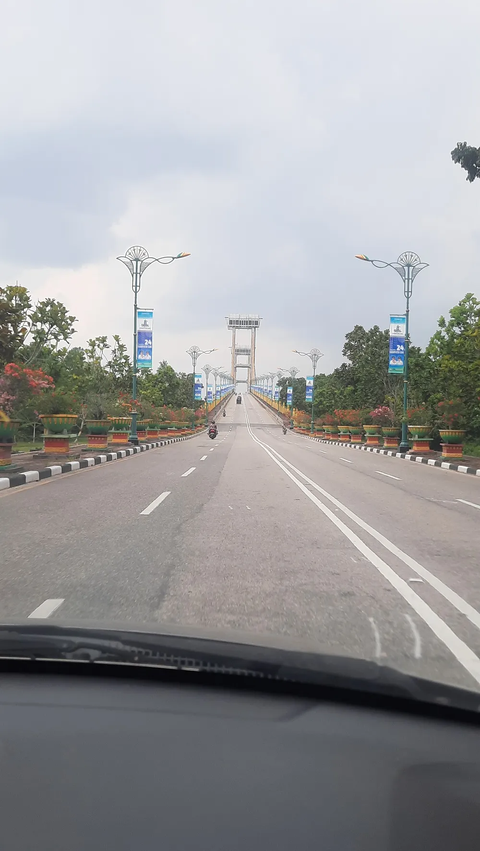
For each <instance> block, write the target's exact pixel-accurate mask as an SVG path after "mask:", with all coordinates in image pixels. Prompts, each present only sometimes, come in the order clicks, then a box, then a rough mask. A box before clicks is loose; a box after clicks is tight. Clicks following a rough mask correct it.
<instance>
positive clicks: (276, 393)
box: [275, 387, 280, 402]
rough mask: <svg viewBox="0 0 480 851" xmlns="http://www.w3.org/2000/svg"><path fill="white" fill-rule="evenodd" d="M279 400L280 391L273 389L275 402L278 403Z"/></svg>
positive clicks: (276, 388)
mask: <svg viewBox="0 0 480 851" xmlns="http://www.w3.org/2000/svg"><path fill="white" fill-rule="evenodd" d="M279 399H280V390H279V388H278V387H275V402H278V400H279Z"/></svg>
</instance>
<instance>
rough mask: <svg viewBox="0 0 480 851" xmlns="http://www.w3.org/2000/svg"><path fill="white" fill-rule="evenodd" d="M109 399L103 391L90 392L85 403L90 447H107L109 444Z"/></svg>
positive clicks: (85, 420) (85, 422) (85, 419)
mask: <svg viewBox="0 0 480 851" xmlns="http://www.w3.org/2000/svg"><path fill="white" fill-rule="evenodd" d="M110 407H111V406H109V403H108V400H107V399H106V397H105V396H103V395H102V394H101V393H92V394H90V395H89V396H88V397H87V399H86V403H85V406H84V408H85V417H84V420H83V422H84V425H85V428H86V429H87V435H88V436H87V445H88V447H89V449H106V448H107V446H108V431H109V429H110V426H111V424H110V420H109V418H108V412H109V410H110Z"/></svg>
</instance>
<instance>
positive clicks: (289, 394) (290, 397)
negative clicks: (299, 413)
mask: <svg viewBox="0 0 480 851" xmlns="http://www.w3.org/2000/svg"><path fill="white" fill-rule="evenodd" d="M292 400H293V387H287V408H291V407H292Z"/></svg>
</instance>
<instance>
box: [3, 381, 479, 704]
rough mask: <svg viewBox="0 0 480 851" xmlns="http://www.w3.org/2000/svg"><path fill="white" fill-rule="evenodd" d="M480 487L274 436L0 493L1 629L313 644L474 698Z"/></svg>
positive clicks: (256, 408) (231, 434)
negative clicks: (22, 626) (228, 633)
mask: <svg viewBox="0 0 480 851" xmlns="http://www.w3.org/2000/svg"><path fill="white" fill-rule="evenodd" d="M479 520H480V482H479V480H478V478H475V477H471V478H470V477H469V476H463V475H461V474H457V473H453V472H449V471H447V470H441V469H437V468H431V467H427V466H426V465H420V464H413V463H410V462H408V461H401V460H399V459H398V458H392V457H388V456H382V455H376V454H373V453H366V452H354V451H352V450H351V449H348V448H346V447H342V446H338V445H329V444H323V443H320V442H317V441H313V440H310V439H309V438H307V437H303V436H300V435H295V434H293V433H290V432H289V433H288V434H287V435H283V433H282V430H281V428H280V427H279V425H278V423H277V421H276V419H275V417H274V416H273V415H272V414H271V412H270V411H268V410H266V409H265V408H264V407H263V406H262V405H261V404H260V403H259V402H258V401H257V400H256V399H254V398H253V397H251V396H245V397H244V404H242V405H236V404H235V403H234V401H232V402H230V403H229V405H228V407H227V416H226V417H225V418H221V420H220V423H219V435H218V437H217V439H216V440H215V441H211V440H210V439H209V438H208V436H207V435H204V434H203V435H198V436H197V437H195V438H193V439H191V440H188V441H185V442H181V443H177V444H173V445H171V446H168V447H163V448H160V449H157V450H153V451H151V452H146V453H141V454H140V455H136V456H134V457H131V458H126V459H124V460H121V461H116V462H114V463H112V464H106V465H101V466H97V467H93V468H89V469H86V470H82V471H79V472H75V473H72V474H65V475H63V476H60V477H58V478H54V479H49V480H46V481H44V482H39V483H35V484H31V485H26V486H24V487H21V488H18V489H15V490H9V491H5V492H3V493H2V494H0V529H1V532H0V541H1V552H2V557H1V572H0V620H1V621H9V622H11V621H12V620H14V619H18V618H21V619H24V618H26V617H28V616H30V615H32V613H35V616H40V617H46V616H50V617H51V618H52V619H54V620H59V621H62V622H67V623H68V622H71V621H73V620H75V621H78V620H79V619H80V620H88V621H92V620H93V621H100V622H102V623H105V624H112V623H114V622H121V623H135V624H137V625H138V624H139V623H140V624H158V623H160V622H167V623H169V624H172V623H174V624H181V625H196V626H198V625H201V626H214V627H227V628H232V629H241V630H248V631H253V632H255V633H277V634H282V635H289V636H296V637H299V638H302V639H307V640H308V642H309V644H310V646H311V645H312V644H313V645H314V646H316V647H318V649H319V650H326V651H328V652H333V653H342V654H349V655H354V656H360V657H363V658H367V659H376V660H377V661H380V662H382V663H385V664H390V665H394V666H397V667H399V668H401V669H402V670H405V671H408V672H412V673H417V674H419V675H420V676H426V677H429V678H432V679H438V680H442V681H446V682H450V683H453V684H457V685H463V686H466V687H469V688H477V689H479V688H480V569H479V568H480V542H479V536H478V532H477V527H478V522H479Z"/></svg>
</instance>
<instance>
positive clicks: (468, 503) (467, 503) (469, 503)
mask: <svg viewBox="0 0 480 851" xmlns="http://www.w3.org/2000/svg"><path fill="white" fill-rule="evenodd" d="M456 502H463V504H464V505H471V506H472V508H478V509H480V505H477V503H476V502H469V501H468V499H457V500H456Z"/></svg>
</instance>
